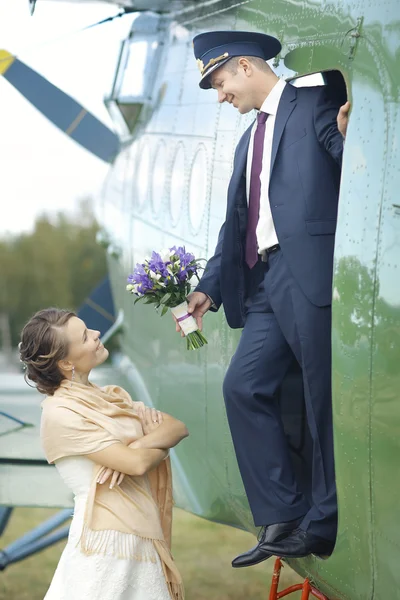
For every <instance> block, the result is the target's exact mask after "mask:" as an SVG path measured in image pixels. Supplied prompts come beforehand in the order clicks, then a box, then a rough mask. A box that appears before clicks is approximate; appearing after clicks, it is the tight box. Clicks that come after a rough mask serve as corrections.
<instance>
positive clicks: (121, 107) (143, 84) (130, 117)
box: [106, 13, 164, 136]
mask: <svg viewBox="0 0 400 600" xmlns="http://www.w3.org/2000/svg"><path fill="white" fill-rule="evenodd" d="M163 35H164V28H163V27H162V19H161V17H160V16H159V15H156V14H147V13H144V14H141V15H139V16H138V17H137V19H135V21H134V22H133V24H132V30H131V33H130V36H129V38H128V39H127V40H125V42H123V44H122V47H121V52H120V56H119V61H118V68H117V73H116V76H115V79H114V84H113V88H112V91H111V94H110V96H109V97H108V98H107V99H106V105H107V107H108V109H109V111H110V112H111V113H112V117H113V120H114V121H116V125H117V127H119V129H120V132H119V133H120V134H121V135H122V136H124V135H125V136H127V135H130V134H132V133H133V131H134V129H135V127H136V126H137V124H138V122H139V120H141V119H143V118H145V115H144V113H145V112H146V111H145V108H146V107H149V106H150V105H151V102H152V90H153V85H154V81H155V77H156V74H157V70H158V67H159V62H160V56H161V46H162V43H161V42H162V38H163Z"/></svg>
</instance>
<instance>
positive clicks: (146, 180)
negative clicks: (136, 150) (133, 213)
mask: <svg viewBox="0 0 400 600" xmlns="http://www.w3.org/2000/svg"><path fill="white" fill-rule="evenodd" d="M149 175H150V147H149V144H148V142H146V141H145V142H144V143H143V145H142V146H141V148H140V162H139V165H138V169H137V171H136V189H137V200H138V206H139V207H140V208H143V207H144V206H146V204H147V200H148V197H149V187H150V177H149Z"/></svg>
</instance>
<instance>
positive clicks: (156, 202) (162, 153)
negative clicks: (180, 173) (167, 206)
mask: <svg viewBox="0 0 400 600" xmlns="http://www.w3.org/2000/svg"><path fill="white" fill-rule="evenodd" d="M166 175H167V148H166V146H165V143H164V142H160V144H159V146H158V148H157V151H156V156H155V158H154V164H153V180H152V185H151V204H152V207H153V210H154V212H155V213H156V214H157V213H158V212H159V210H160V208H161V204H162V201H163V197H164V191H165V180H166Z"/></svg>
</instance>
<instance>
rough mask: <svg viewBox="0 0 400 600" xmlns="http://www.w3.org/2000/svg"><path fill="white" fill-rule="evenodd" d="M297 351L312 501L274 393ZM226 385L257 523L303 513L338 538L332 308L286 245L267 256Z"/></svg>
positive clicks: (309, 523)
mask: <svg viewBox="0 0 400 600" xmlns="http://www.w3.org/2000/svg"><path fill="white" fill-rule="evenodd" d="M293 355H294V356H295V358H296V360H297V361H298V363H299V364H300V366H301V369H302V375H303V385H304V398H305V404H306V414H307V421H308V426H309V430H310V434H311V438H312V465H310V468H311V469H312V473H311V477H312V502H311V503H310V502H309V501H307V500H306V498H305V496H304V494H303V493H302V490H301V489H300V488H299V485H298V483H297V482H296V478H295V474H294V470H293V465H292V462H291V457H290V449H289V444H288V440H287V438H286V435H285V433H284V429H283V424H282V419H281V414H280V408H279V405H278V402H277V399H276V394H277V391H278V389H279V387H280V386H281V384H282V382H283V379H284V377H285V374H286V372H287V371H288V369H289V366H290V364H291V361H292V360H293ZM223 392H224V400H225V405H226V411H227V416H228V421H229V426H230V429H231V433H232V439H233V443H234V447H235V452H236V456H237V461H238V465H239V469H240V473H241V476H242V479H243V483H244V486H245V490H246V494H247V498H248V501H249V504H250V508H251V511H252V514H253V518H254V523H255V525H256V526H261V525H270V524H272V523H281V522H286V521H291V520H294V519H298V518H299V517H301V516H303V517H304V518H303V521H302V524H301V528H302V529H304V530H305V531H309V532H311V533H313V534H314V535H318V536H320V537H323V538H326V539H331V540H334V539H335V537H336V527H337V502H336V487H335V472H334V456H333V429H332V406H331V307H330V306H327V307H318V306H315V305H313V304H312V303H311V302H310V301H309V300H308V299H307V298H306V297H305V296H304V294H303V292H302V291H301V289H300V288H299V286H298V285H297V283H296V281H295V279H294V278H293V276H292V275H291V272H290V270H289V267H288V265H287V263H286V261H285V258H284V256H283V254H282V251H281V250H278V251H276V252H274V253H271V254H270V255H269V260H268V263H267V265H266V267H265V274H264V276H263V280H262V282H261V283H260V285H259V286H258V288H257V289H256V290H255V291H254V292H253V294H252V295H251V296H250V297H249V298H248V300H247V302H246V319H245V325H244V328H243V331H242V335H241V338H240V341H239V344H238V347H237V350H236V352H235V354H234V356H233V358H232V360H231V363H230V366H229V368H228V371H227V373H226V376H225V379H224V385H223ZM300 401H301V402H302V401H303V400H302V398H299V402H300Z"/></svg>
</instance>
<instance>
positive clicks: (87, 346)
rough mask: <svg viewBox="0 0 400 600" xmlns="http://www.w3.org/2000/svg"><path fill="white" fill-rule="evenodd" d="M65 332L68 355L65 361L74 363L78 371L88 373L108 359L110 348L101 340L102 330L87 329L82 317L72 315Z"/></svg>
mask: <svg viewBox="0 0 400 600" xmlns="http://www.w3.org/2000/svg"><path fill="white" fill-rule="evenodd" d="M65 333H66V336H67V342H68V355H67V356H66V357H65V359H64V361H68V362H70V363H72V365H73V366H74V367H75V371H76V373H81V374H87V373H89V372H90V371H91V370H92V369H93V368H94V367H97V365H101V363H103V362H104V361H105V360H106V359H107V357H108V350H107V348H105V347H104V346H103V344H102V343H101V342H100V331H94V330H93V329H87V327H86V325H85V323H84V322H83V321H82V319H79V318H78V317H71V318H70V319H69V320H68V322H67V324H66V325H65ZM64 361H63V362H64ZM61 367H62V365H61Z"/></svg>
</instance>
